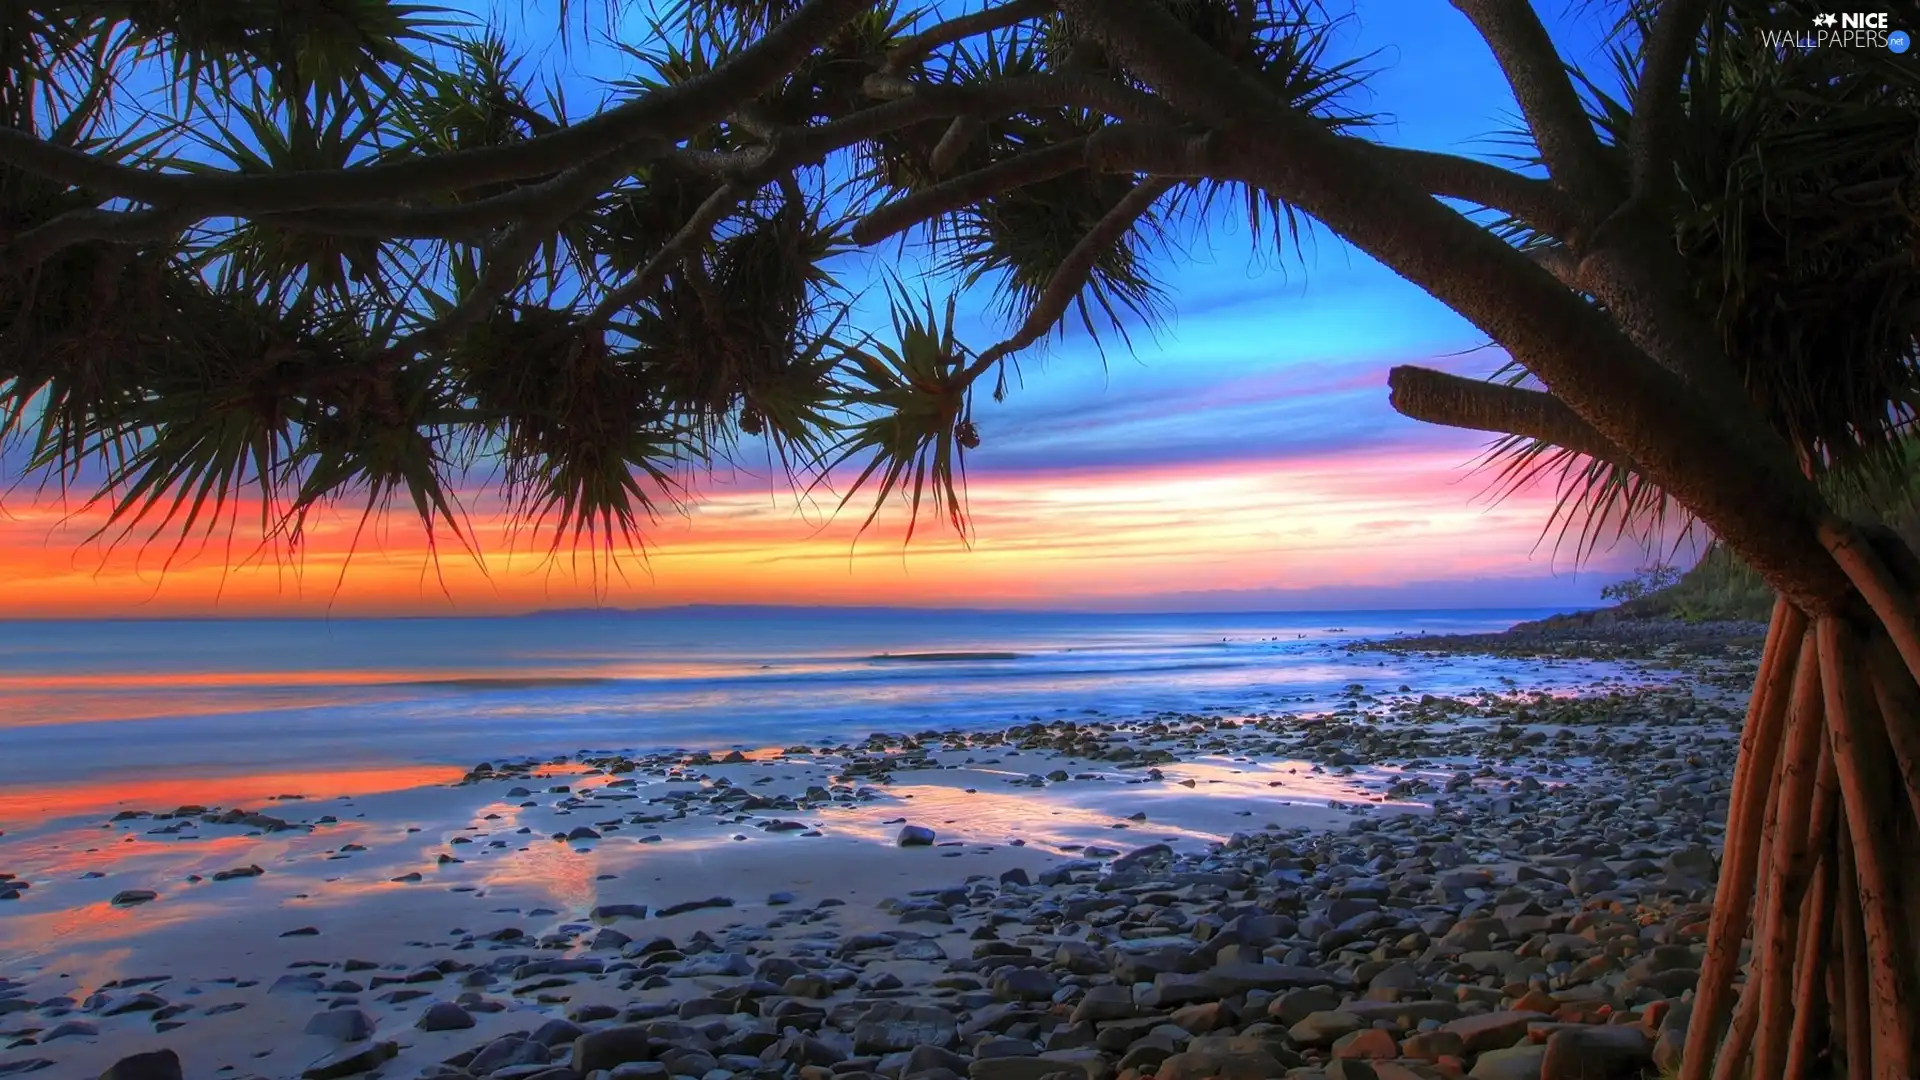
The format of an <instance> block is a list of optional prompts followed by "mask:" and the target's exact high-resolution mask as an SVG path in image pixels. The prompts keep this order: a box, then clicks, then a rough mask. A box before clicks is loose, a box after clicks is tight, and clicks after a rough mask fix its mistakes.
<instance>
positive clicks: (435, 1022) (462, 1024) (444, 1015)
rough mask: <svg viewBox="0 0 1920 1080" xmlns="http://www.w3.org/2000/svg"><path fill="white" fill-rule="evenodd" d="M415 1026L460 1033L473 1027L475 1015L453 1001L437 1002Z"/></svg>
mask: <svg viewBox="0 0 1920 1080" xmlns="http://www.w3.org/2000/svg"><path fill="white" fill-rule="evenodd" d="M413 1026H414V1027H417V1028H419V1029H420V1030H421V1031H460V1030H463V1029H465V1028H470V1027H472V1026H473V1014H472V1013H469V1012H468V1011H467V1010H465V1009H463V1008H461V1007H460V1006H458V1005H456V1004H454V1003H453V1002H451V1001H436V1002H434V1003H433V1004H431V1005H428V1006H427V1007H426V1010H425V1011H423V1012H422V1013H421V1014H420V1019H418V1020H416V1021H414V1024H413ZM543 1041H544V1040H543Z"/></svg>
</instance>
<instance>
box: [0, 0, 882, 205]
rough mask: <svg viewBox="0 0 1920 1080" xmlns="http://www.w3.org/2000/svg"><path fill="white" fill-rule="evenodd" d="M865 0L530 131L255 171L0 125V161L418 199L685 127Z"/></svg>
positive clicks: (720, 112)
mask: <svg viewBox="0 0 1920 1080" xmlns="http://www.w3.org/2000/svg"><path fill="white" fill-rule="evenodd" d="M868 6H869V5H868V0H806V2H805V3H804V4H802V5H801V6H800V8H799V10H797V11H795V12H794V13H793V15H792V16H790V17H789V18H788V19H787V20H786V21H785V22H783V23H781V24H780V25H779V26H777V27H775V28H774V29H772V30H770V31H768V32H767V33H766V34H765V35H764V36H763V37H761V38H760V39H759V40H758V41H756V42H754V43H753V44H752V45H749V46H747V47H746V48H745V49H742V50H741V51H740V52H739V53H737V54H735V55H734V56H732V57H730V58H729V59H727V60H726V61H725V62H723V63H721V64H719V65H718V66H716V67H715V68H714V69H713V70H712V71H710V72H707V73H706V74H704V75H699V76H696V77H694V78H692V79H688V80H687V81H686V82H682V83H675V84H672V85H670V86H664V87H661V88H659V89H656V90H652V91H650V92H648V93H647V94H646V95H644V96H642V97H638V98H635V99H634V100H632V101H629V102H627V103H625V104H623V105H619V106H615V107H614V108H611V109H608V110H606V111H605V112H602V113H600V114H598V115H596V116H594V117H592V118H590V119H587V120H582V121H581V122H579V123H577V124H573V125H571V126H568V127H564V128H561V129H560V130H558V131H555V132H553V133H551V134H548V135H540V136H536V137H534V138H531V139H527V140H525V141H523V142H517V143H510V144H507V145H503V146H489V147H482V148H477V149H473V150H461V151H455V152H452V153H444V154H434V155H430V156H425V157H419V158H414V159H411V160H407V161H396V162H384V163H377V164H371V165H354V166H349V167H347V168H344V169H315V170H304V171H297V172H283V173H268V174H248V173H238V172H216V173H193V174H188V173H178V172H172V173H167V172H157V171H154V170H152V169H142V168H137V167H135V166H131V165H122V164H119V163H117V162H112V161H107V160H105V159H103V158H101V157H98V156H96V155H93V154H89V153H86V152H84V151H80V150H74V149H71V148H68V147H64V146H57V145H55V144H53V143H50V142H47V141H45V140H42V139H40V138H37V137H36V136H34V135H32V134H29V133H27V132H25V131H20V130H17V129H14V128H11V127H0V164H6V165H11V166H14V167H16V168H19V169H22V170H24V171H26V172H29V173H33V174H34V175H36V176H41V177H45V178H47V179H49V180H57V181H60V182H61V183H65V184H69V185H71V186H73V187H78V188H84V189H86V190H88V191H90V192H94V193H96V194H97V195H99V196H100V197H101V198H102V199H108V198H121V199H131V200H134V201H136V202H142V203H147V204H149V205H151V206H164V207H171V208H173V209H175V210H180V211H186V210H189V209H194V210H199V211H201V212H202V213H204V214H205V215H206V216H210V217H211V216H231V217H244V216H249V215H252V214H260V213H271V212H276V211H294V210H313V209H320V208H325V207H335V206H354V205H359V204H364V203H381V202H389V201H393V200H399V199H408V198H417V197H421V196H426V195H432V194H442V193H445V192H449V191H462V190H466V189H470V188H473V187H478V186H481V185H484V184H496V183H510V182H512V181H515V180H525V179H529V178H531V177H536V176H547V175H552V174H554V173H557V172H561V171H564V170H565V169H567V168H570V167H572V166H575V165H579V164H582V163H585V162H588V161H592V160H594V159H596V158H600V157H602V156H604V155H607V154H610V153H612V152H614V151H616V150H618V149H619V148H621V147H623V146H627V145H630V144H632V143H635V142H638V141H641V140H646V139H656V138H657V139H665V140H676V139H681V138H685V137H686V136H688V135H691V134H693V133H694V132H697V131H699V130H701V129H702V128H704V127H707V126H708V125H710V124H713V123H715V122H717V121H720V120H722V119H725V118H726V116H727V115H729V114H730V113H732V112H733V111H734V110H735V109H737V108H738V107H739V105H740V103H741V102H743V101H748V100H751V99H753V98H755V97H758V96H759V95H760V94H762V93H765V92H766V91H767V90H768V89H770V88H772V87H773V86H775V85H777V84H778V83H779V81H780V80H781V79H782V78H784V77H786V75H787V74H788V73H789V72H790V71H792V69H793V68H794V66H795V65H797V64H798V63H799V62H800V61H801V60H802V59H803V58H804V57H806V55H807V54H808V53H810V52H812V51H813V50H814V49H815V48H817V47H818V46H819V45H820V43H821V42H823V41H825V40H827V39H828V38H829V37H831V36H832V35H833V33H834V31H836V30H838V29H839V28H840V27H841V25H842V24H844V23H845V22H846V21H847V20H848V19H850V18H852V17H853V16H854V15H856V14H858V13H859V12H860V11H862V10H863V9H865V8H867V7H868Z"/></svg>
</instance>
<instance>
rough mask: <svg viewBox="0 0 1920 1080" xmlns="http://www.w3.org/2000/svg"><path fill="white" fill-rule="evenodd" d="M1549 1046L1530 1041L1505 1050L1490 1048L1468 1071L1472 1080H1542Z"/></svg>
mask: <svg viewBox="0 0 1920 1080" xmlns="http://www.w3.org/2000/svg"><path fill="white" fill-rule="evenodd" d="M1546 1056H1547V1048H1546V1047H1544V1046H1538V1045H1535V1044H1532V1043H1528V1044H1526V1045H1523V1046H1514V1047H1509V1048H1507V1049H1504V1050H1488V1051H1487V1052H1486V1053H1483V1054H1481V1055H1480V1057H1479V1058H1478V1059H1477V1060H1476V1061H1474V1063H1473V1068H1472V1069H1471V1070H1470V1071H1469V1072H1468V1073H1467V1075H1468V1076H1469V1077H1471V1078H1472V1080H1540V1064H1541V1062H1543V1061H1544V1060H1545V1059H1546Z"/></svg>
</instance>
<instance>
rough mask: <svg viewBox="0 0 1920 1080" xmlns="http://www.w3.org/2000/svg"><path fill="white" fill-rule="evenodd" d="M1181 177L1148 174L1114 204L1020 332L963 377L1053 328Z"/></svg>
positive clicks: (1070, 254)
mask: <svg viewBox="0 0 1920 1080" xmlns="http://www.w3.org/2000/svg"><path fill="white" fill-rule="evenodd" d="M1176 183H1177V181H1174V180H1169V179H1162V178H1157V177H1156V178H1153V179H1149V180H1143V181H1141V182H1140V183H1139V184H1137V185H1135V186H1134V189H1133V190H1132V191H1129V192H1127V194H1126V195H1125V196H1124V197H1122V198H1121V200H1120V201H1119V202H1117V203H1115V204H1114V206H1113V209H1111V210H1109V211H1107V213H1106V216H1105V217H1102V218H1101V219H1100V221H1099V222H1098V223H1097V224H1095V225H1094V227H1093V228H1092V229H1089V230H1088V231H1087V234H1086V235H1085V236H1082V237H1081V238H1080V242H1079V243H1077V244H1075V245H1074V246H1073V250H1072V251H1069V252H1068V253H1067V257H1066V258H1065V259H1064V260H1062V261H1061V263H1060V266H1059V268H1058V269H1057V270H1055V271H1054V272H1053V276H1052V277H1051V278H1049V279H1048V280H1047V287H1046V288H1045V289H1043V290H1041V293H1040V297H1039V299H1037V300H1036V301H1034V305H1033V310H1031V311H1029V312H1028V313H1027V318H1026V321H1024V322H1023V323H1021V324H1020V329H1019V330H1018V331H1016V332H1015V333H1014V335H1013V336H1012V337H1010V338H1008V339H1007V340H1005V341H1002V342H1000V343H999V344H998V345H995V346H993V347H992V348H990V349H988V350H987V351H985V352H983V353H981V354H980V356H979V357H978V358H977V359H975V360H974V362H973V363H971V364H969V365H967V369H966V371H965V372H964V373H963V375H962V378H963V379H964V380H965V381H967V382H969V383H971V382H973V381H974V380H976V379H978V378H979V377H980V376H982V375H985V374H986V373H987V372H988V371H991V370H992V369H993V368H994V367H995V366H996V365H997V364H999V363H1000V362H1001V361H1002V360H1005V359H1006V358H1007V357H1009V356H1011V355H1013V354H1014V353H1017V352H1019V351H1020V350H1022V349H1025V348H1027V347H1028V346H1031V345H1032V344H1034V343H1035V342H1037V341H1039V340H1040V339H1041V338H1044V337H1046V336H1047V334H1049V333H1051V332H1052V330H1053V328H1054V325H1055V324H1056V323H1058V322H1059V321H1060V318H1061V316H1063V315H1065V314H1066V313H1067V308H1068V307H1069V306H1070V305H1071V304H1072V303H1073V298H1074V297H1076V296H1079V295H1080V290H1082V289H1084V288H1086V287H1087V282H1088V281H1089V280H1091V278H1092V277H1093V268H1094V266H1095V264H1096V263H1098V262H1099V260H1100V254H1101V252H1103V251H1106V250H1107V249H1108V248H1110V247H1111V246H1112V245H1113V244H1114V243H1115V242H1116V241H1118V240H1119V239H1120V238H1121V237H1122V236H1125V235H1126V234H1127V232H1128V230H1130V229H1132V228H1133V226H1134V224H1135V223H1136V222H1138V221H1139V220H1140V218H1141V216H1142V215H1144V214H1146V213H1147V211H1149V210H1151V209H1153V204H1154V203H1156V202H1158V201H1160V197H1161V196H1162V195H1165V194H1166V193H1167V192H1169V191H1172V190H1173V188H1174V186H1175V185H1176Z"/></svg>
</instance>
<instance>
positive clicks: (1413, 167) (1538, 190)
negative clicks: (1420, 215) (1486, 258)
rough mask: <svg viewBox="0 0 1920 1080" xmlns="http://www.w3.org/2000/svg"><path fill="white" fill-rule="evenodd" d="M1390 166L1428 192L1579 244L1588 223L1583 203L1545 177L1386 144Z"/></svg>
mask: <svg viewBox="0 0 1920 1080" xmlns="http://www.w3.org/2000/svg"><path fill="white" fill-rule="evenodd" d="M1379 152H1380V154H1381V156H1382V158H1383V159H1384V161H1385V163H1386V165H1387V167H1388V168H1390V169H1392V170H1394V171H1396V172H1399V173H1400V174H1401V175H1403V176H1405V177H1406V178H1407V179H1409V180H1411V181H1412V182H1413V183H1414V184H1415V185H1417V186H1418V187H1419V188H1420V190H1422V191H1425V192H1426V193H1427V194H1429V195H1439V196H1442V197H1444V198H1449V199H1460V200H1462V201H1465V202H1470V203H1473V204H1475V205H1476V206H1484V207H1486V208H1488V209H1490V210H1499V211H1502V212H1503V213H1508V214H1512V215H1513V216H1514V217H1517V218H1519V219H1521V220H1522V221H1525V222H1526V223H1527V224H1528V225H1531V226H1532V227H1533V228H1534V229H1535V230H1536V231H1538V232H1541V233H1545V234H1546V235H1548V236H1552V237H1554V238H1556V239H1558V240H1560V241H1562V242H1563V243H1567V244H1570V245H1577V244H1578V243H1579V242H1580V238H1581V237H1582V236H1584V235H1585V234H1586V232H1587V230H1588V228H1589V227H1590V225H1589V220H1588V219H1589V217H1590V215H1589V214H1587V213H1586V212H1584V211H1583V210H1582V209H1581V207H1580V204H1579V203H1578V202H1576V201H1574V200H1572V199H1570V198H1568V197H1567V195H1566V194H1565V193H1564V192H1562V191H1560V190H1559V189H1558V188H1556V187H1554V186H1553V185H1552V184H1550V183H1548V182H1546V181H1544V180H1535V179H1533V178H1531V177H1526V176H1522V175H1520V174H1519V173H1516V172H1513V171H1512V170H1509V169H1503V168H1501V167H1500V166H1498V165H1492V164H1489V163H1487V162H1484V161H1475V160H1473V159H1472V158H1465V157H1460V156H1459V155H1457V154H1441V153H1435V152H1433V151H1429V150H1406V149H1401V148H1399V147H1393V146H1382V147H1380V150H1379Z"/></svg>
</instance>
